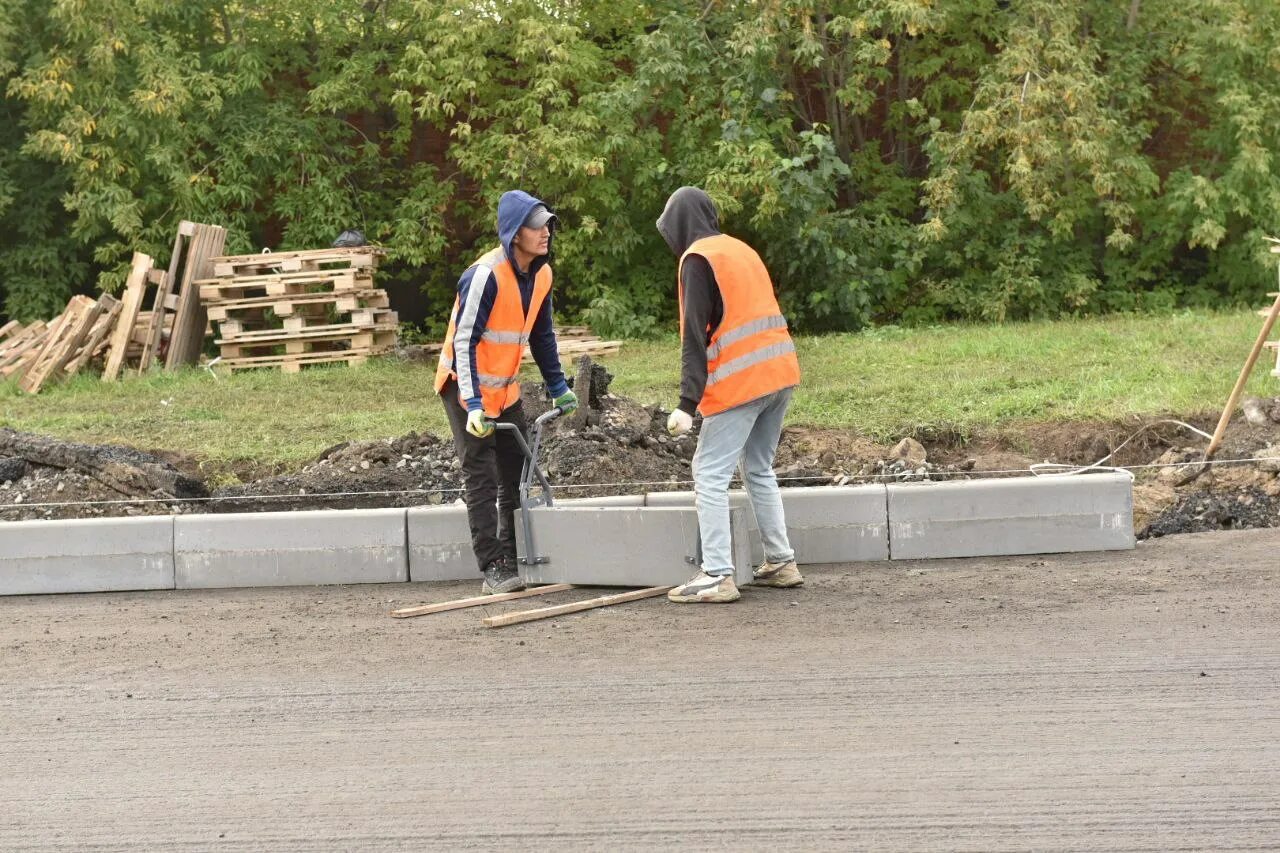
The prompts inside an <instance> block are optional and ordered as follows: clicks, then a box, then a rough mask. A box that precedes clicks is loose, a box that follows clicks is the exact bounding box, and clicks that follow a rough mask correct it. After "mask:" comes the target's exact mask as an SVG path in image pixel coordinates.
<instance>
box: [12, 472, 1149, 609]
mask: <svg viewBox="0 0 1280 853" xmlns="http://www.w3.org/2000/svg"><path fill="white" fill-rule="evenodd" d="M782 497H783V506H784V508H785V512H786V515H787V532H788V536H789V537H790V539H791V545H792V547H793V548H794V549H795V551H796V558H797V561H798V562H800V563H801V564H814V563H842V562H860V561H876V560H885V559H890V558H892V559H895V560H904V559H929V558H944V557H980V556H995V555H1007V554H1044V553H1057V552H1073V551H1105V550H1122V549H1130V548H1133V547H1134V546H1135V539H1134V532H1133V482H1132V478H1131V477H1130V476H1129V475H1128V474H1127V473H1125V472H1113V473H1099V474H1082V475H1073V476H1069V477H1067V476H1058V477H1024V478H1011V479H1007V480H967V481H962V482H950V483H938V482H925V483H904V484H891V485H888V486H883V485H872V486H846V487H817V488H799V489H783V490H782ZM693 501H694V497H693V493H692V492H652V493H650V494H648V495H645V496H641V495H624V496H617V497H606V498H580V499H568V500H562V501H557V503H556V504H555V506H554V507H546V508H539V509H537V510H534V513H535V515H536V516H537V520H536V521H535V524H536V525H537V527H536V532H537V536H538V547H539V549H540V550H541V551H542V553H543V554H548V555H551V556H552V557H553V562H552V563H549V564H547V565H546V566H536V567H532V569H531V571H530V573H529V575H528V576H529V578H530V580H533V581H536V582H539V583H552V582H569V583H581V584H600V585H620V586H637V585H638V586H656V585H666V584H668V583H670V584H677V583H683V582H684V581H685V580H687V579H688V578H689V577H690V576H692V574H693V571H694V567H693V566H690V565H689V564H687V563H685V561H684V558H685V556H686V555H691V554H693V553H694V548H695V547H696V541H697V520H696V512H695V511H694V510H693ZM641 507H644V508H646V510H648V511H647V512H645V513H639V512H636V510H637V509H639V508H641ZM730 507H731V510H730V515H731V529H732V531H733V535H734V560H735V563H736V564H737V566H738V578H739V582H741V583H745V582H746V581H747V580H749V576H750V570H751V567H752V566H753V565H755V564H758V563H759V562H760V560H761V559H762V554H761V546H760V537H759V532H758V531H757V530H755V529H754V528H755V518H754V515H753V514H752V513H751V512H749V511H748V510H747V503H746V494H745V492H742V491H735V492H731V493H730ZM664 510H670V511H671V512H670V513H667V512H664ZM645 519H650V520H645ZM676 552H679V553H676ZM659 564H660V565H662V566H663V567H664V568H663V569H662V570H661V571H658V572H655V571H651V570H650V567H651V566H653V565H659ZM627 566H632V567H635V566H638V567H639V568H638V569H637V571H638V572H639V573H638V574H632V569H631V568H627ZM570 567H572V568H570ZM579 567H580V568H579ZM478 574H479V572H478V571H477V569H476V566H475V559H474V557H473V556H472V553H471V534H470V530H469V528H468V525H467V513H466V508H465V507H463V506H462V505H460V504H450V505H446V506H431V507H413V508H411V509H408V510H404V509H378V510H328V511H319V512H278V513H238V514H232V515H189V516H178V517H176V518H175V517H173V516H163V517H144V518H107V519H71V520H65V521H64V520H60V521H15V522H7V523H3V524H0V595H29V594H40V593H61V592H108V591H127V590H150V589H173V588H178V589H194V588H215V587H238V586H243V587H249V586H291V585H310V584H333V583H394V582H398V581H407V580H410V579H412V580H414V581H436V580H471V579H474V578H476V576H477V575H478Z"/></svg>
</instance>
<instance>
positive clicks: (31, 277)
mask: <svg viewBox="0 0 1280 853" xmlns="http://www.w3.org/2000/svg"><path fill="white" fill-rule="evenodd" d="M0 74H2V75H3V76H4V78H5V80H6V83H5V85H4V86H3V88H2V90H0V235H3V236H2V237H0V296H2V297H3V313H4V314H6V315H9V316H13V317H16V318H21V319H25V318H30V317H37V316H41V317H47V316H50V315H51V314H53V313H55V312H56V311H57V310H59V309H60V308H61V306H62V305H63V304H64V303H65V301H66V299H67V297H68V296H69V295H70V294H71V293H72V292H75V291H77V290H82V291H83V290H91V289H93V288H95V287H105V288H116V287H118V286H119V284H120V283H121V282H122V281H123V277H124V271H125V269H126V267H127V264H128V260H129V256H130V253H131V252H132V251H133V250H134V249H135V248H136V249H141V250H143V251H146V252H148V253H151V254H153V255H155V256H157V257H158V258H159V259H160V260H161V261H162V262H163V261H167V258H168V253H169V246H170V244H171V242H172V239H173V233H174V229H175V227H176V225H177V221H178V220H179V219H181V218H187V219H194V220H199V221H206V222H217V223H220V224H223V225H226V226H228V227H229V229H230V233H231V237H230V241H229V244H228V249H229V250H230V251H249V250H254V249H256V248H259V247H262V246H273V247H276V248H298V247H308V248H309V247H317V246H324V245H328V244H329V242H330V241H331V240H332V239H333V237H334V236H335V235H336V234H337V233H338V232H339V231H340V230H342V229H344V228H347V227H359V228H362V229H363V230H364V231H365V232H366V234H367V235H368V236H369V237H370V238H371V239H373V240H375V241H377V242H380V243H381V244H383V245H385V246H386V247H387V249H388V250H389V251H390V253H391V257H392V258H393V260H394V263H393V264H392V265H391V268H390V271H391V273H392V274H393V275H394V276H396V277H398V278H399V279H401V280H403V281H411V282H414V283H415V284H420V285H421V286H422V287H423V288H425V289H426V292H427V294H428V297H429V299H430V303H431V305H433V306H434V308H433V311H432V316H433V317H435V318H436V319H438V320H440V321H442V320H443V318H444V314H445V313H446V311H447V306H448V303H449V302H451V299H452V287H453V283H454V281H455V280H456V277H457V275H458V273H459V272H460V271H461V270H462V268H464V267H465V266H466V265H467V264H468V263H469V262H470V260H471V259H472V256H473V255H474V254H475V253H476V252H477V251H478V250H479V249H481V248H483V247H484V246H486V245H487V244H489V243H490V242H491V241H492V239H493V238H492V216H493V205H494V202H495V201H496V198H497V196H498V195H499V194H500V193H501V192H502V191H503V190H505V189H509V188H512V187H516V186H519V187H522V188H525V189H528V190H529V191H531V192H534V193H536V194H538V195H541V196H542V197H544V198H546V199H548V200H549V201H550V202H551V203H552V205H553V206H554V207H555V208H556V209H557V210H558V212H559V213H560V214H561V216H562V219H563V220H564V223H565V226H566V227H565V228H564V230H563V232H562V233H561V234H560V235H559V236H558V238H557V267H556V268H557V282H558V286H557V290H558V293H559V296H558V299H559V303H558V304H559V306H560V309H561V312H562V314H564V315H566V316H572V317H578V318H582V319H585V320H587V321H588V322H591V323H592V324H594V325H595V326H596V327H597V328H598V329H599V330H601V331H605V332H608V333H611V334H623V335H640V334H644V333H646V332H648V331H650V330H653V329H655V328H665V327H667V326H669V325H670V324H671V320H672V317H673V314H674V308H673V305H672V301H673V299H672V295H673V292H674V286H673V284H674V273H673V270H674V264H673V262H672V259H671V257H670V256H669V254H668V253H667V251H666V248H665V246H664V245H663V244H662V242H661V240H660V238H659V237H658V235H657V233H656V231H655V229H654V227H653V222H654V220H655V219H656V217H657V215H658V213H659V212H660V211H661V208H662V204H663V201H664V200H665V198H666V196H667V194H668V193H669V192H670V191H671V190H673V189H675V188H676V187H678V186H680V185H682V184H698V185H702V186H704V187H706V188H707V189H708V190H709V191H710V192H711V193H712V195H713V196H714V197H715V198H716V199H717V200H718V201H719V202H720V203H721V205H722V207H723V209H724V214H725V215H724V219H725V225H726V228H727V230H729V231H731V232H732V233H736V234H738V235H740V236H743V237H744V238H746V239H748V240H749V241H751V242H752V243H754V244H755V245H757V246H758V247H760V248H761V249H762V251H763V252H764V254H765V255H766V258H767V260H768V261H769V263H770V266H771V268H772V270H773V273H774V276H775V278H776V279H777V282H778V286H779V292H780V295H781V297H782V300H783V303H784V309H785V310H786V311H787V313H788V315H789V317H790V318H791V319H792V322H793V323H794V324H795V325H797V326H799V327H801V328H803V329H805V330H808V331H822V330H829V329H842V330H850V329H857V328H859V327H861V326H863V325H865V324H868V323H877V322H907V323H915V322H931V321H934V320H939V319H947V318H968V319H987V320H1002V319H1007V318H1023V317H1042V316H1061V315H1070V314H1077V313H1098V312H1107V311H1117V310H1133V309H1137V310H1143V309H1153V308H1163V307H1168V306H1172V305H1181V304H1222V303H1227V302H1237V303H1238V302H1243V301H1249V300H1257V299H1258V298H1259V297H1260V296H1261V294H1262V293H1263V292H1265V290H1267V289H1268V288H1269V287H1270V286H1271V277H1272V276H1273V275H1274V272H1268V270H1269V266H1270V265H1269V262H1268V255H1267V253H1266V247H1265V245H1264V243H1263V241H1262V240H1261V239H1260V238H1261V236H1262V235H1264V234H1268V233H1271V234H1274V233H1276V232H1277V231H1280V164H1277V161H1276V153H1277V151H1280V145H1278V143H1280V87H1277V86H1276V80H1277V79H1278V78H1277V75H1280V4H1277V3H1276V2H1275V0H1176V2H1175V0H1125V2H1119V3H1117V2H1115V1H1114V0H1081V2H1068V3H1063V2H1062V0H1004V2H998V0H847V2H812V1H811V2H797V0H758V2H717V0H709V2H697V3H682V2H633V0H608V2H600V0H578V2H573V1H572V0H570V2H563V0H512V2H501V0H368V2H365V3H363V4H355V3H334V2H332V1H331V0H257V2H254V3H241V2H236V1H235V0H184V2H182V3H173V2H172V0H0Z"/></svg>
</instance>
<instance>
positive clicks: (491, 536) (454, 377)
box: [435, 190, 578, 594]
mask: <svg viewBox="0 0 1280 853" xmlns="http://www.w3.org/2000/svg"><path fill="white" fill-rule="evenodd" d="M556 222H557V220H556V217H555V215H554V214H553V213H552V212H551V209H550V208H548V207H547V205H546V204H544V203H543V202H542V201H540V200H538V199H536V198H534V197H533V196H531V195H529V194H528V193H526V192H521V191H519V190H513V191H511V192H506V193H503V194H502V198H501V199H499V200H498V240H499V245H498V246H497V247H496V248H494V249H492V250H491V251H489V252H486V253H485V254H484V255H482V256H481V257H480V259H479V260H477V261H476V262H475V263H474V264H472V265H471V266H469V267H467V270H466V272H464V273H463V274H462V277H461V278H460V279H458V296H457V298H456V299H455V300H454V303H453V313H452V314H451V315H450V316H449V330H448V332H447V333H446V335H445V340H444V347H443V350H442V351H441V353H440V363H439V365H438V366H437V367H436V379H435V389H436V393H437V394H439V395H440V397H441V399H442V400H443V401H444V408H445V413H446V414H447V415H448V417H449V426H450V428H451V429H452V431H453V441H454V447H455V448H456V449H457V452H458V458H459V459H460V460H461V461H462V475H463V482H464V485H465V487H466V503H467V521H468V522H469V524H470V527H471V547H472V550H473V551H474V552H475V556H476V562H477V564H478V565H479V569H480V573H481V574H482V575H483V577H484V580H483V583H482V584H481V592H482V593H483V594H494V593H503V592H515V591H516V590H520V589H524V581H523V580H521V578H520V573H519V571H518V570H517V568H516V538H515V509H516V507H517V506H518V504H519V485H520V472H521V468H522V467H523V466H524V455H523V452H522V451H521V449H520V446H519V443H518V442H517V440H516V438H515V436H513V435H511V434H510V433H508V432H506V431H503V430H496V429H495V428H494V425H493V424H494V422H495V421H496V422H500V423H511V424H515V425H516V426H517V427H519V429H520V431H521V432H524V431H525V430H526V428H527V425H526V421H525V416H524V408H523V406H522V405H521V402H520V383H519V381H518V378H517V377H518V374H519V372H520V360H521V357H522V356H523V355H524V350H525V347H526V346H528V348H529V351H530V352H531V353H532V354H533V359H534V361H535V362H536V363H537V365H538V369H539V370H540V371H541V372H542V379H543V381H544V382H545V383H546V386H547V392H548V393H549V394H550V395H551V397H552V398H553V399H554V400H555V405H557V406H559V407H561V408H563V409H564V410H565V411H572V410H573V409H575V408H577V405H578V398H577V396H576V395H575V394H574V393H573V391H572V390H570V388H569V385H568V383H567V382H566V381H565V378H564V370H563V369H562V368H561V366H560V353H559V349H558V347H557V344H556V333H555V328H554V327H553V326H552V322H551V265H550V263H549V261H550V257H549V256H550V253H551V238H552V235H553V233H554V230H555V226H556Z"/></svg>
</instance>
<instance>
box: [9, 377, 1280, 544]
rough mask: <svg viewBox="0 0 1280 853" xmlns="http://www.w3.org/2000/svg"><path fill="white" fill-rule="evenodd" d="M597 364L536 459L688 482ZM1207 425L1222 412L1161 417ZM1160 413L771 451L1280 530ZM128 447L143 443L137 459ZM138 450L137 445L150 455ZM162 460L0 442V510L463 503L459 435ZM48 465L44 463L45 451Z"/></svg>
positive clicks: (802, 470) (866, 470)
mask: <svg viewBox="0 0 1280 853" xmlns="http://www.w3.org/2000/svg"><path fill="white" fill-rule="evenodd" d="M610 378H611V377H609V376H608V374H607V373H605V372H604V370H603V368H600V367H599V366H596V367H594V368H593V373H592V379H591V382H590V383H589V384H590V393H589V395H587V396H588V400H589V404H588V407H587V409H586V410H585V411H584V412H583V413H582V414H581V416H570V417H567V418H563V419H561V420H560V421H556V422H553V423H552V424H551V425H550V426H549V427H548V428H547V430H546V434H545V436H544V440H543V448H542V453H541V454H540V459H541V461H542V465H543V467H544V469H545V471H546V473H547V475H548V477H549V478H550V480H551V482H552V483H553V484H555V487H556V489H557V495H558V496H559V497H590V496H598V495H611V494H635V493H638V492H642V491H665V490H677V489H688V488H690V487H691V485H690V478H691V475H690V460H691V458H692V456H693V450H694V447H695V444H696V441H697V439H696V430H695V433H693V434H691V435H689V436H685V437H681V438H678V439H672V438H669V437H668V436H667V435H666V432H665V428H664V427H665V423H666V418H667V414H668V412H666V411H663V410H661V409H658V408H655V407H647V406H641V405H637V404H636V403H634V402H633V401H631V400H628V399H626V398H624V397H620V396H617V395H614V394H612V393H610V392H609V379H610ZM538 390H539V389H537V388H533V389H530V393H527V394H526V398H525V399H526V408H527V409H528V412H529V415H530V417H531V418H532V417H534V416H536V415H538V414H540V413H541V412H542V411H545V407H546V405H547V404H546V403H545V402H540V400H541V399H542V397H541V395H539V394H538ZM1250 408H1251V410H1252V411H1253V412H1254V418H1253V422H1250V421H1249V420H1247V419H1246V418H1245V417H1243V416H1240V417H1237V418H1236V419H1235V420H1233V421H1232V423H1231V425H1230V427H1229V429H1228V431H1227V435H1226V439H1225V441H1224V443H1223V445H1222V447H1221V449H1220V450H1219V451H1218V453H1217V454H1216V459H1218V460H1223V461H1228V460H1235V459H1252V458H1254V457H1257V456H1272V457H1274V456H1280V422H1277V421H1276V420H1272V419H1271V417H1269V416H1266V415H1265V414H1258V413H1259V412H1261V413H1271V414H1272V415H1274V416H1275V417H1277V418H1280V398H1277V399H1276V400H1261V401H1254V405H1252V406H1251V407H1250ZM1170 419H1171V420H1172V419H1176V420H1181V421H1185V422H1188V423H1190V424H1192V425H1193V426H1196V427H1197V428H1199V429H1201V430H1204V431H1211V430H1212V428H1213V425H1214V422H1215V421H1216V417H1215V416H1212V415H1205V414H1194V415H1188V416H1182V417H1176V418H1173V417H1171V418H1170ZM1163 420H1164V419H1150V420H1147V421H1142V420H1137V419H1134V420H1129V421H1125V422H1112V423H1096V422H1086V423H1062V422H1054V423H1026V424H1020V425H1017V426H1013V427H1006V428H1003V429H1000V430H998V431H992V432H989V433H981V434H977V435H967V436H965V435H960V434H958V433H955V432H952V431H931V432H923V433H920V434H917V435H915V436H904V437H903V440H902V441H900V442H895V443H891V444H884V443H878V442H875V441H872V440H870V439H868V438H867V437H865V436H861V435H858V434H856V433H853V432H850V431H846V430H821V429H814V428H809V427H796V428H788V429H787V430H785V431H784V434H783V436H782V441H781V444H780V446H779V449H778V457H777V466H776V468H777V472H778V476H779V479H780V481H781V482H782V484H783V485H784V486H817V485H845V484H856V483H863V482H886V481H889V482H892V481H911V480H926V479H936V480H941V479H957V478H959V479H967V478H975V477H993V476H994V477H1000V476H1025V475H1027V474H1028V473H1029V467H1030V466H1031V465H1033V464H1036V463H1044V462H1054V463H1060V464H1063V465H1067V466H1085V465H1090V464H1093V463H1096V462H1098V461H1100V460H1103V459H1104V458H1106V459H1107V461H1106V463H1105V464H1109V465H1123V466H1152V467H1137V468H1135V469H1134V471H1135V477H1136V480H1135V486H1134V504H1135V506H1134V523H1135V527H1136V529H1137V531H1138V534H1139V536H1141V537H1147V536H1163V535H1167V534H1170V533H1187V532H1196V531H1206V530H1223V529H1246V528H1256V527H1274V526H1277V525H1280V480H1278V479H1277V477H1278V476H1280V474H1277V470H1280V460H1276V459H1268V460H1266V461H1263V462H1248V463H1233V464H1222V465H1214V466H1211V467H1209V468H1208V469H1206V470H1205V472H1204V473H1202V474H1201V475H1200V476H1198V477H1196V478H1194V479H1192V480H1191V481H1190V482H1180V481H1181V480H1183V479H1185V477H1184V476H1183V475H1184V474H1186V473H1188V472H1189V471H1188V469H1187V468H1186V467H1159V466H1162V465H1163V466H1170V465H1178V464H1181V463H1194V462H1198V461H1199V460H1201V459H1202V458H1203V448H1204V447H1205V446H1206V445H1207V440H1205V439H1204V438H1202V437H1200V436H1197V435H1195V434H1194V433H1192V432H1190V431H1189V430H1187V429H1185V428H1183V427H1180V426H1177V425H1175V424H1172V423H1166V422H1162V421H1163ZM135 455H136V454H135ZM144 455H146V454H144ZM149 456H150V458H151V459H152V460H153V461H154V463H155V465H156V467H157V468H167V469H171V470H172V471H173V472H175V473H176V474H180V475H185V477H184V482H194V483H195V486H196V489H197V491H198V496H197V497H194V498H187V499H184V500H176V499H175V497H180V496H175V495H171V494H168V493H165V492H163V491H162V490H157V489H155V488H151V489H150V491H148V490H147V489H145V488H133V489H130V488H128V487H127V486H125V487H122V485H121V483H122V482H126V483H127V478H119V477H117V478H115V479H111V480H104V478H103V477H102V475H101V472H100V471H95V470H93V469H91V468H87V467H77V466H75V465H71V464H69V463H68V464H67V466H66V467H59V466H56V465H49V464H39V463H37V462H36V461H32V460H29V459H22V458H11V457H5V456H4V454H3V453H0V520H18V519H37V518H71V517H96V516H115V515H141V514H167V513H192V512H250V511H272V510H299V509H346V508H355V507H379V506H416V505H421V504H436V503H448V502H452V501H455V500H458V499H459V498H460V496H461V493H462V479H461V473H460V471H459V466H458V462H457V458H456V454H455V452H454V449H453V444H452V442H451V441H450V440H448V439H444V438H440V437H438V436H435V435H430V434H418V433H409V434H408V435H404V436H398V437H394V438H387V439H379V440H373V441H355V442H349V443H343V444H340V445H337V446H335V447H332V448H329V449H327V450H325V451H324V452H323V453H321V454H320V455H319V456H317V457H316V458H315V459H313V460H311V461H309V462H308V463H306V464H304V465H302V466H300V467H299V468H298V469H296V470H288V471H267V472H263V471H252V472H250V471H245V472H242V475H243V476H244V477H246V478H248V479H247V480H246V481H245V482H242V483H239V484H236V485H233V486H223V487H217V488H207V487H206V486H205V485H204V484H203V483H202V481H201V480H200V478H201V476H202V475H201V470H202V467H203V466H202V465H201V460H199V459H196V458H192V457H190V456H187V455H183V454H181V453H178V452H175V451H164V450H160V451H154V450H153V451H151V452H150V454H149ZM44 461H47V459H46V460H44Z"/></svg>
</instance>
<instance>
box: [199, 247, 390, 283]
mask: <svg viewBox="0 0 1280 853" xmlns="http://www.w3.org/2000/svg"><path fill="white" fill-rule="evenodd" d="M386 254H387V253H386V252H385V251H383V250H382V249H379V248H377V247H375V246H355V247H351V248H346V249H305V250H301V251H296V252H262V253H259V254H256V255H223V256H222V257H217V258H214V259H213V274H214V275H215V276H218V277H219V278H226V277H228V276H241V275H257V274H262V273H271V272H286V273H287V272H300V271H304V270H320V269H327V268H332V267H339V268H341V267H346V268H348V269H357V268H365V269H370V270H372V269H375V268H376V267H377V266H378V261H379V259H381V258H383V257H385V256H386Z"/></svg>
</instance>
